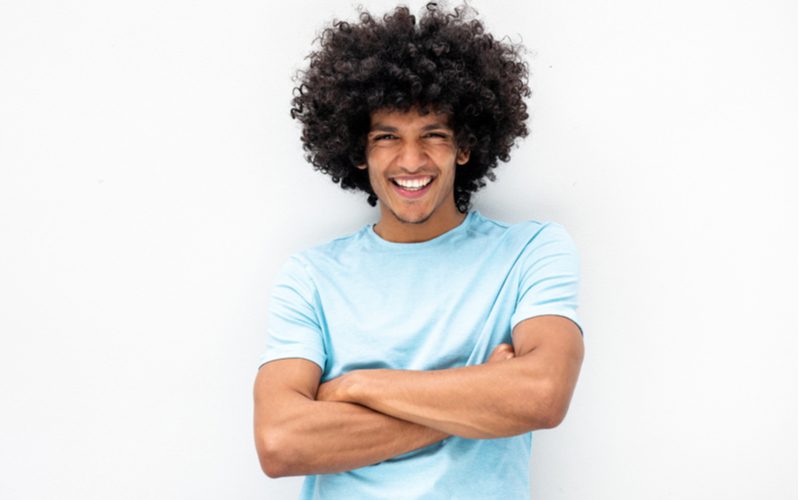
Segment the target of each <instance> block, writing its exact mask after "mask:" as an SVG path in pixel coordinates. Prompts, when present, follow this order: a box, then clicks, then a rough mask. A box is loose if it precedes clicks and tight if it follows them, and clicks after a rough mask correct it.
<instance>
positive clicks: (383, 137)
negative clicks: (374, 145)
mask: <svg viewBox="0 0 800 500" xmlns="http://www.w3.org/2000/svg"><path fill="white" fill-rule="evenodd" d="M396 138H397V137H396V136H394V135H392V134H380V135H376V136H373V137H372V140H373V141H386V140H390V139H396Z"/></svg>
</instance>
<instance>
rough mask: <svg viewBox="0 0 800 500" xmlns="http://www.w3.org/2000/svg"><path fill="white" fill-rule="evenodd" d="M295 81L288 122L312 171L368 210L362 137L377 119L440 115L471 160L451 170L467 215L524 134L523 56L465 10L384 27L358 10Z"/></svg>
mask: <svg viewBox="0 0 800 500" xmlns="http://www.w3.org/2000/svg"><path fill="white" fill-rule="evenodd" d="M314 42H315V43H317V42H318V43H319V47H318V48H315V49H314V50H312V52H311V53H310V54H309V56H308V57H307V59H309V60H310V62H309V64H308V67H307V69H305V70H301V71H299V72H298V74H297V76H296V77H295V83H297V84H298V86H297V87H295V88H294V92H293V95H294V97H293V99H292V108H291V116H292V118H294V119H296V120H298V121H299V122H300V123H301V124H302V142H303V149H304V151H305V152H306V155H305V157H306V159H307V160H308V161H309V162H310V163H311V164H312V166H313V167H314V169H315V170H318V171H320V172H322V173H325V174H328V175H330V176H331V177H332V179H333V182H335V183H341V187H342V189H350V190H361V191H363V192H365V193H367V194H368V195H369V196H368V198H367V202H368V203H369V204H370V205H371V206H373V207H374V206H375V205H376V202H377V197H376V196H375V193H374V191H373V190H372V187H371V185H370V182H369V174H368V172H367V171H366V170H363V169H357V168H355V165H362V164H364V163H366V157H365V155H366V152H365V150H366V137H367V133H368V132H369V128H370V115H371V113H372V112H374V111H376V110H394V111H408V110H410V109H412V108H416V109H418V110H420V112H421V113H423V114H425V113H427V112H429V111H434V112H437V113H445V114H446V115H447V116H448V117H449V119H450V126H451V127H452V128H453V131H454V134H455V140H456V144H457V146H458V148H459V149H462V150H468V151H469V152H470V156H469V161H468V162H467V163H466V164H465V165H462V166H460V167H459V168H458V169H457V170H456V178H455V186H454V193H455V203H456V206H457V208H458V210H459V211H460V212H462V213H465V212H466V211H467V210H468V209H469V207H470V199H471V196H472V193H474V192H475V191H477V190H478V189H480V188H482V187H483V186H485V185H486V181H485V179H489V180H490V181H494V180H495V179H496V177H495V175H494V173H493V172H492V169H494V168H495V167H496V166H497V162H498V160H501V161H503V162H507V161H509V152H510V150H511V147H512V146H513V144H514V141H515V140H516V138H517V137H525V136H527V135H528V129H527V127H526V125H525V120H526V119H527V118H528V113H527V106H526V104H525V102H524V99H525V98H526V97H529V96H530V93H531V92H530V89H529V87H528V67H527V64H526V63H525V62H524V61H523V60H522V57H521V53H522V52H523V51H524V48H523V47H522V46H521V45H519V44H513V43H511V42H510V41H509V42H504V41H503V40H496V39H495V38H494V37H493V36H492V35H491V34H490V33H486V32H485V31H484V26H483V23H481V21H479V20H477V19H475V18H474V16H471V15H470V9H469V8H467V7H466V6H461V7H456V8H455V9H454V10H453V12H446V11H443V10H442V8H441V7H440V6H439V5H437V4H436V3H429V4H428V5H427V6H426V7H425V10H424V12H423V15H422V16H420V18H419V19H417V18H416V17H415V16H414V15H412V14H411V13H410V12H409V9H408V8H407V7H405V6H399V7H397V8H395V10H394V11H393V12H390V13H388V14H386V15H384V16H383V17H382V18H377V19H376V18H375V17H373V16H372V15H371V14H370V13H369V12H366V11H364V10H363V9H360V13H359V18H358V22H356V23H349V22H346V21H340V20H334V21H333V22H332V25H331V26H329V27H327V28H326V29H324V30H323V31H322V32H321V34H320V35H319V37H318V38H316V39H315V41H314Z"/></svg>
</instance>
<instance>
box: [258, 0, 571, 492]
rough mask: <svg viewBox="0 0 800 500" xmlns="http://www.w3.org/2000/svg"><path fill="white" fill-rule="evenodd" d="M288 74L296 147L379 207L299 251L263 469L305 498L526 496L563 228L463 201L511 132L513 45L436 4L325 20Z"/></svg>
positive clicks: (275, 306)
mask: <svg viewBox="0 0 800 500" xmlns="http://www.w3.org/2000/svg"><path fill="white" fill-rule="evenodd" d="M320 46H321V47H320V49H319V50H317V51H315V52H313V53H312V55H311V62H310V64H309V68H308V70H307V71H305V72H304V73H303V75H302V81H301V83H300V85H299V87H298V88H297V89H296V90H297V93H296V96H295V98H294V101H293V104H294V106H293V110H292V114H293V116H294V117H295V118H297V119H298V120H300V121H301V123H302V124H303V142H304V146H305V149H306V151H308V159H309V160H310V161H311V163H312V164H313V165H314V166H315V168H317V169H318V170H321V171H323V172H324V173H327V174H330V175H331V176H332V177H333V179H334V181H336V182H340V183H341V186H342V188H346V189H359V190H362V191H364V192H366V193H367V194H368V195H369V197H368V202H369V203H370V204H371V205H373V206H374V205H375V204H376V203H379V205H380V220H379V221H378V222H377V224H374V225H373V224H369V225H366V226H364V227H362V228H361V229H359V230H358V231H356V232H354V233H352V234H349V235H346V236H343V237H341V238H338V239H335V240H333V241H331V242H329V243H326V244H324V245H318V246H315V247H313V248H309V249H306V250H303V251H301V252H298V253H296V254H295V255H292V256H291V257H290V258H289V259H288V260H287V261H286V262H285V263H284V265H283V267H282V268H281V270H280V273H279V275H278V277H277V279H276V283H275V286H274V289H273V294H272V298H271V302H270V316H269V329H268V339H267V349H266V351H265V353H264V355H263V356H262V357H261V366H260V369H259V373H258V376H257V379H256V384H255V389H254V395H255V437H256V447H257V450H258V455H259V459H260V461H261V465H262V468H263V470H264V472H265V473H266V474H267V475H268V476H270V477H283V476H294V475H306V476H307V478H306V480H305V482H304V485H303V491H302V495H301V496H302V498H307V499H311V498H321V499H331V498H336V499H339V498H342V499H343V498H348V499H350V498H353V499H372V498H374V499H389V498H403V499H412V498H413V499H416V498H425V499H439V498H458V499H468V498H476V499H478V498H479V499H487V498H513V499H521V498H529V497H530V482H529V472H528V464H529V458H530V446H531V431H533V430H536V429H546V428H552V427H555V426H556V425H558V424H559V423H560V422H561V421H562V419H563V418H564V416H565V413H566V411H567V408H568V406H569V401H570V399H571V396H572V392H573V389H574V387H575V384H576V381H577V378H578V373H579V370H580V365H581V362H582V359H583V339H582V331H581V329H580V328H579V326H578V319H577V315H576V308H577V288H578V259H577V254H576V250H575V247H574V245H573V243H572V240H571V239H570V237H569V235H568V234H567V233H566V231H565V230H564V228H563V227H562V226H560V225H559V224H556V223H551V222H550V223H548V222H539V221H527V222H524V223H520V224H506V223H502V222H498V221H494V220H491V219H488V218H486V217H484V216H482V215H481V214H480V213H479V212H478V211H477V210H473V209H470V206H469V203H470V196H471V194H472V193H473V192H474V191H476V190H477V189H479V188H480V187H482V186H484V185H485V181H484V180H483V179H484V177H486V178H489V179H490V180H494V177H493V175H492V173H491V169H492V168H494V167H495V166H496V165H497V161H498V160H503V161H507V160H508V153H509V150H510V148H511V146H512V145H513V142H514V140H515V139H516V138H517V137H523V136H525V135H527V129H526V127H525V123H524V121H525V119H526V118H527V113H526V107H525V104H524V102H523V98H524V97H526V96H527V95H529V93H530V92H529V89H528V87H527V83H526V81H527V71H526V65H525V64H524V62H522V61H521V60H520V57H519V55H518V52H519V48H518V47H515V46H513V45H509V44H504V43H500V42H498V41H496V40H494V39H493V37H492V36H491V35H489V34H486V33H484V31H483V26H482V25H481V23H480V22H479V21H477V20H475V19H469V18H468V17H467V15H466V10H465V9H456V10H455V13H446V12H442V11H441V10H440V9H439V8H438V7H437V6H436V5H434V4H429V5H428V7H427V9H426V12H425V13H424V15H423V16H422V17H421V18H420V19H419V20H417V19H416V18H415V17H414V16H412V15H410V14H409V11H408V9H406V8H397V9H396V10H395V11H394V12H392V13H390V14H388V15H386V16H384V17H382V18H380V19H375V18H373V17H371V16H370V15H369V14H367V13H362V14H361V16H360V19H359V23H357V24H349V23H345V22H336V23H334V25H333V27H331V28H329V29H327V30H325V31H324V32H323V34H322V36H321V37H320Z"/></svg>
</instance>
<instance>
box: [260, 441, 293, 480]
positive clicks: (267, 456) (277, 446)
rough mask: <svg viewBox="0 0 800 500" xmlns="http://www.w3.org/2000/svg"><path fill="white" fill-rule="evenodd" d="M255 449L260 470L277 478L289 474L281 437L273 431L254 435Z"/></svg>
mask: <svg viewBox="0 0 800 500" xmlns="http://www.w3.org/2000/svg"><path fill="white" fill-rule="evenodd" d="M256 450H257V451H258V461H259V463H260V464H261V470H262V471H263V472H264V474H266V475H267V476H268V477H270V478H273V479H277V478H279V477H286V476H290V475H292V474H291V471H290V469H289V466H288V464H287V462H286V452H285V446H284V445H283V439H282V438H281V437H280V436H279V435H278V434H277V433H275V432H264V433H261V435H258V436H257V437H256Z"/></svg>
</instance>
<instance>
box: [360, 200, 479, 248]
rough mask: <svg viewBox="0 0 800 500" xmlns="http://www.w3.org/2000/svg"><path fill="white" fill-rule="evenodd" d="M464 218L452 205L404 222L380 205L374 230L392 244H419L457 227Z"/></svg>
mask: <svg viewBox="0 0 800 500" xmlns="http://www.w3.org/2000/svg"><path fill="white" fill-rule="evenodd" d="M466 216H467V214H462V213H461V212H459V211H458V209H457V208H456V207H455V205H453V206H452V207H450V209H448V210H442V211H438V210H437V211H435V212H434V213H433V214H431V215H430V216H428V217H427V218H423V219H421V220H404V219H402V218H400V217H398V216H397V215H396V214H395V213H393V212H392V211H391V210H389V209H387V208H386V207H385V206H383V205H381V220H380V221H379V222H378V223H377V224H375V226H374V230H375V233H377V234H378V236H380V237H381V238H383V239H384V240H386V241H391V242H393V243H421V242H423V241H428V240H432V239H433V238H436V237H437V236H440V235H442V234H444V233H446V232H448V231H450V230H452V229H454V228H456V227H458V226H459V225H461V223H463V222H464V219H466Z"/></svg>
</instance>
